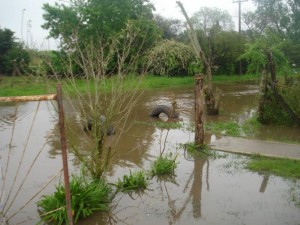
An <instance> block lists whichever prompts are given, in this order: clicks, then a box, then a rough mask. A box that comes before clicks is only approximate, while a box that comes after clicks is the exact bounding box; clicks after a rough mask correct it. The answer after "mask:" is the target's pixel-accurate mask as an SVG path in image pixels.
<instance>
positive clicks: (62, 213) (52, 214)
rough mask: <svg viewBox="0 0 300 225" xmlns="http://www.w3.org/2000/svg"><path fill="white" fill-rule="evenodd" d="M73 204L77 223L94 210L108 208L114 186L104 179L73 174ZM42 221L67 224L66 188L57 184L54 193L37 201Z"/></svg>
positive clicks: (57, 224) (71, 183) (71, 184)
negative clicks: (88, 178)
mask: <svg viewBox="0 0 300 225" xmlns="http://www.w3.org/2000/svg"><path fill="white" fill-rule="evenodd" d="M70 192H71V198H72V200H71V205H72V212H73V217H74V222H75V223H76V222H77V221H78V219H79V218H86V217H88V216H90V215H92V214H93V212H94V211H99V210H108V209H109V206H108V204H109V202H110V201H111V198H112V188H111V187H110V186H109V185H108V184H106V183H105V182H104V181H102V180H87V179H84V178H83V177H82V176H73V177H72V179H71V181H70ZM37 205H38V207H39V212H40V216H41V222H46V223H48V224H56V225H63V224H67V221H68V220H67V212H66V200H65V188H64V186H63V185H62V184H59V185H58V186H56V191H55V192H54V193H53V194H52V195H44V196H42V198H41V199H40V200H39V201H38V202H37Z"/></svg>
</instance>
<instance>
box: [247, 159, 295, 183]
mask: <svg viewBox="0 0 300 225" xmlns="http://www.w3.org/2000/svg"><path fill="white" fill-rule="evenodd" d="M246 168H247V169H249V170H252V171H256V172H262V173H269V174H274V175H277V176H281V177H288V178H297V179H299V178H300V160H291V159H279V158H269V157H264V156H258V155H255V156H252V157H251V159H250V161H248V162H247V164H246Z"/></svg>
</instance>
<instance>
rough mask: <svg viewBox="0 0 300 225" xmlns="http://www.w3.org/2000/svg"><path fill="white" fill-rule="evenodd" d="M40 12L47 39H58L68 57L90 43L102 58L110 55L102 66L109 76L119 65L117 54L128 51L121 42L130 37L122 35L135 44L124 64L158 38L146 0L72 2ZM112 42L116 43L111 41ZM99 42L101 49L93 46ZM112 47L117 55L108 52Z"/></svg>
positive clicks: (158, 33)
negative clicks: (101, 54) (98, 50)
mask: <svg viewBox="0 0 300 225" xmlns="http://www.w3.org/2000/svg"><path fill="white" fill-rule="evenodd" d="M43 9H44V10H45V13H44V15H43V16H44V19H45V21H46V23H45V24H43V26H42V27H43V28H45V29H49V30H50V36H51V37H53V38H59V39H60V41H61V46H62V48H63V49H64V50H65V51H67V52H68V54H72V52H73V54H74V56H75V55H76V53H74V49H76V50H77V51H78V50H79V51H81V52H84V49H85V48H86V46H91V44H92V45H93V46H94V47H95V48H101V49H102V50H103V51H104V52H105V54H106V55H109V54H114V55H113V56H112V57H108V58H110V61H109V62H107V63H108V65H106V66H105V67H106V69H107V70H109V71H110V72H111V73H117V72H118V71H117V69H116V68H117V67H118V64H119V65H120V64H122V65H123V63H120V62H118V61H117V59H118V58H120V57H118V56H117V54H120V52H122V51H125V50H126V51H128V49H125V48H124V47H123V42H124V41H125V42H126V41H127V37H131V38H132V35H128V34H126V32H129V33H131V34H133V33H134V35H135V37H134V39H133V40H134V41H135V42H134V43H133V45H132V46H131V49H130V52H129V54H126V55H127V56H128V57H126V60H125V59H123V60H125V63H130V62H131V61H136V60H133V59H132V58H131V57H134V56H135V55H137V54H136V53H139V54H140V53H141V52H145V51H147V50H148V49H149V48H150V47H152V46H153V44H154V43H155V41H156V40H157V39H158V38H159V36H160V31H159V29H158V27H157V25H156V23H155V21H154V20H153V14H152V10H153V9H154V7H153V5H152V4H150V3H149V1H148V0H123V1H119V0H86V1H81V0H74V1H72V3H71V4H70V5H64V4H57V3H56V4H55V5H54V6H50V5H49V4H45V5H44V8H43ZM116 39H117V40H118V42H114V41H113V40H116ZM99 43H101V46H97V44H99ZM112 44H113V45H117V46H118V48H117V49H118V51H117V52H114V53H111V52H110V49H111V48H110V45H112ZM139 54H138V55H139ZM77 55H78V54H77ZM123 55H124V54H123ZM74 61H78V60H77V59H75V60H74ZM140 64H141V63H140ZM138 67H139V66H138V65H137V66H136V67H135V68H136V69H138ZM78 73H80V71H78Z"/></svg>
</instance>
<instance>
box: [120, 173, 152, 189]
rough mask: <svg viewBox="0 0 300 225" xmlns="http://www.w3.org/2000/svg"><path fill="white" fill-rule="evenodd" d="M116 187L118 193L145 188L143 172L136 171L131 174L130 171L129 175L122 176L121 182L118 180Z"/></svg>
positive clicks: (146, 183)
mask: <svg viewBox="0 0 300 225" xmlns="http://www.w3.org/2000/svg"><path fill="white" fill-rule="evenodd" d="M116 186H117V188H118V190H119V191H133V190H141V189H145V188H147V186H148V180H147V178H146V175H145V172H143V171H138V172H135V173H132V172H131V171H130V174H129V175H124V176H123V180H121V179H118V182H117V184H116Z"/></svg>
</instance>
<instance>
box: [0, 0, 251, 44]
mask: <svg viewBox="0 0 300 225" xmlns="http://www.w3.org/2000/svg"><path fill="white" fill-rule="evenodd" d="M120 1H122V0H120ZM150 1H151V2H152V3H153V4H154V6H155V8H156V13H158V14H161V15H162V16H164V17H171V18H178V19H183V16H182V14H181V12H180V9H179V8H178V7H177V4H176V0H150ZM55 2H59V3H62V2H63V1H61V0H0V27H1V28H2V29H3V28H8V29H10V30H12V31H13V32H15V36H16V37H17V38H19V39H20V40H23V41H24V42H25V43H27V44H28V45H29V46H30V47H34V48H38V49H49V48H55V46H56V45H57V43H56V41H55V40H46V38H47V36H48V31H47V30H44V29H42V28H41V25H42V24H43V17H42V14H43V10H42V6H43V4H44V3H49V4H52V5H53V4H54V3H55ZM181 2H182V4H183V5H184V7H185V9H186V11H187V12H188V14H189V15H192V14H193V13H194V12H196V11H197V10H199V9H200V7H204V6H206V7H217V8H220V9H222V10H227V11H228V12H229V13H230V14H231V15H232V17H233V19H234V21H237V17H238V4H237V3H233V0H181ZM248 10H253V3H252V1H251V0H248V1H247V2H243V3H242V11H243V12H245V11H248ZM22 21H23V22H22Z"/></svg>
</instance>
